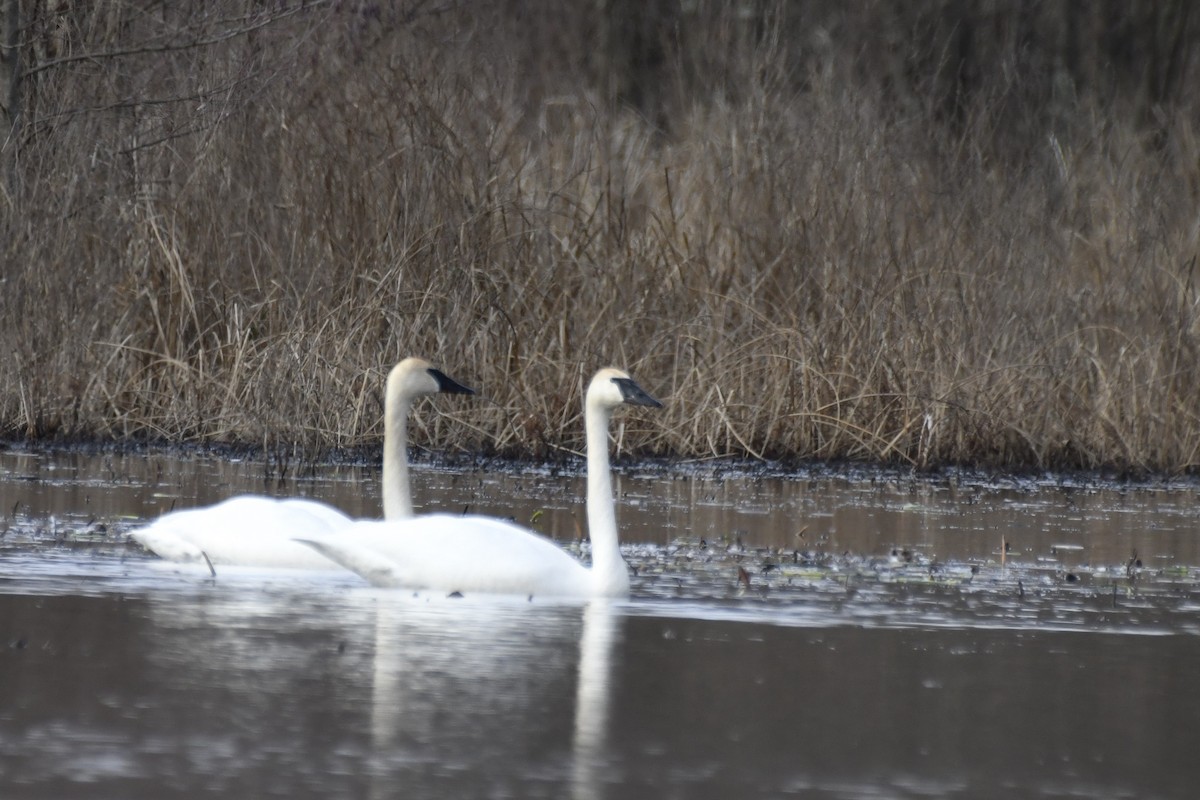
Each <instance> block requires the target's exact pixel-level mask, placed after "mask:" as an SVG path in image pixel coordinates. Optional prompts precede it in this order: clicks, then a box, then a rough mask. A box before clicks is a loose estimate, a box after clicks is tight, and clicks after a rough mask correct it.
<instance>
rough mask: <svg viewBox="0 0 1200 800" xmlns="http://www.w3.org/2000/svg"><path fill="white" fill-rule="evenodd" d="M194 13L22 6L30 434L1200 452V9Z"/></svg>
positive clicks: (25, 383) (1171, 464) (548, 447)
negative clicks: (592, 428) (602, 416)
mask: <svg viewBox="0 0 1200 800" xmlns="http://www.w3.org/2000/svg"><path fill="white" fill-rule="evenodd" d="M194 5H195V8H190V7H187V4H185V8H186V10H181V9H174V10H172V9H171V8H170V7H169V6H170V4H168V5H167V7H164V6H162V5H161V4H156V3H143V2H138V1H135V0H128V1H127V2H117V3H112V4H105V5H104V7H103V9H104V10H103V11H100V10H91V8H90V7H85V6H84V4H81V5H79V6H76V5H73V4H62V7H61V8H58V9H57V10H54V11H51V10H49V8H48V6H47V5H43V4H33V3H22V4H21V6H22V8H24V9H25V18H24V23H23V24H24V27H23V28H22V32H23V36H22V37H21V41H22V43H23V45H22V49H21V52H22V53H23V57H24V59H25V62H24V68H25V73H24V75H25V77H24V79H23V82H22V84H21V87H22V93H21V106H20V107H21V109H22V114H21V117H20V119H19V120H18V125H17V126H16V127H15V128H14V135H12V136H10V137H9V138H8V139H7V141H6V142H5V143H4V148H3V155H4V163H5V169H6V174H7V184H6V189H5V193H4V196H3V205H4V214H3V218H2V220H0V226H2V228H3V231H4V251H3V258H4V263H5V270H4V287H3V293H2V295H0V309H2V310H3V320H4V325H3V329H2V330H0V338H2V339H3V341H2V342H0V433H3V434H4V435H5V436H9V437H30V438H51V437H76V438H78V437H103V438H117V439H156V440H158V439H161V440H170V441H196V442H215V441H228V442H240V443H250V444H262V445H264V446H266V447H268V448H272V447H278V446H283V445H287V446H297V447H300V448H302V449H304V451H305V452H308V453H318V452H320V451H321V450H322V449H323V448H327V447H334V446H353V445H360V444H364V443H366V444H369V443H372V442H377V441H378V440H379V438H380V437H381V435H382V424H381V407H380V405H379V399H378V398H379V395H380V388H381V385H382V381H383V375H384V374H385V371H386V369H387V367H388V366H390V364H391V363H393V362H394V361H396V360H398V359H399V358H401V357H403V356H405V355H408V354H422V355H425V356H427V357H430V358H432V359H434V360H436V361H437V362H439V363H440V364H441V365H442V366H443V367H444V368H445V369H446V370H447V371H448V372H449V373H450V374H452V375H454V376H456V377H457V378H459V379H461V380H463V381H464V382H467V383H469V384H471V385H473V386H475V387H477V388H479V389H481V390H482V393H483V395H484V397H483V398H482V400H481V401H477V402H474V403H468V402H466V401H454V400H451V401H445V399H444V398H443V399H440V400H438V401H436V403H435V405H436V406H437V413H432V412H429V411H426V412H424V413H420V414H418V415H417V416H416V417H415V419H414V433H413V437H414V441H415V442H416V443H418V444H421V445H428V446H432V447H437V448H448V449H457V450H470V451H485V452H494V453H502V454H507V455H513V456H519V457H535V458H546V457H555V456H556V455H559V454H562V453H564V452H568V451H573V450H574V451H577V450H579V449H581V447H582V430H581V409H580V397H581V394H582V389H583V385H584V382H585V380H586V378H587V376H588V375H589V373H590V372H591V371H592V370H594V369H595V368H597V367H599V366H603V365H606V364H610V363H611V364H617V365H621V366H624V367H626V368H628V369H630V370H631V371H632V372H633V373H634V374H635V375H636V376H637V377H638V378H639V379H640V380H641V382H642V383H643V384H644V385H645V386H646V388H647V389H648V390H649V391H650V392H651V393H653V394H655V395H657V396H660V397H661V398H662V399H664V400H665V401H666V408H665V409H664V410H662V411H661V412H658V413H655V414H631V415H626V416H625V417H623V419H622V428H621V429H620V431H619V435H620V437H621V444H622V447H623V448H624V449H626V450H627V451H632V452H637V453H643V454H658V455H673V456H677V457H685V458H706V457H714V456H751V457H755V458H771V459H776V458H779V459H853V460H864V461H872V462H885V463H900V464H911V465H914V466H917V467H927V466H935V465H940V464H949V463H955V464H974V465H982V466H989V467H996V468H1071V469H1073V468H1084V469H1096V468H1116V469H1122V470H1132V471H1172V472H1188V471H1194V470H1195V469H1196V467H1197V465H1198V464H1200V419H1198V416H1200V405H1198V404H1197V397H1200V371H1198V370H1197V355H1198V344H1200V338H1198V337H1200V327H1198V326H1200V323H1198V311H1200V299H1198V297H1197V290H1196V285H1195V274H1194V273H1195V268H1196V260H1197V255H1198V253H1200V213H1198V208H1197V205H1198V202H1197V201H1198V199H1200V140H1198V138H1197V137H1198V136H1200V131H1198V129H1197V123H1196V121H1197V119H1200V115H1198V114H1197V112H1198V111H1200V97H1198V96H1197V93H1196V91H1195V89H1193V88H1192V87H1195V86H1200V75H1198V74H1197V71H1198V70H1200V62H1198V61H1197V59H1195V58H1189V57H1188V56H1189V55H1195V54H1194V53H1193V51H1194V50H1195V47H1194V43H1195V41H1196V39H1197V36H1198V35H1200V28H1198V27H1197V26H1198V24H1200V20H1198V19H1192V16H1195V15H1191V16H1189V14H1188V13H1187V12H1186V9H1187V4H1160V6H1157V7H1153V8H1146V7H1142V6H1130V7H1129V8H1126V7H1125V6H1123V5H1122V6H1120V7H1119V8H1118V7H1117V6H1110V5H1104V6H1100V5H1097V6H1078V5H1070V6H1067V5H1063V6H1056V7H1053V8H1049V9H1048V8H1045V7H1042V6H1033V5H1029V6H1026V5H1022V4H1018V5H1013V6H1011V7H1009V6H1006V7H1004V9H1002V10H999V11H998V10H996V9H995V8H994V7H993V6H992V5H990V4H984V3H978V4H973V3H957V2H946V3H925V4H915V5H909V6H905V7H893V6H891V5H890V4H862V5H847V4H841V3H834V2H829V3H822V2H814V3H806V4H786V3H784V4H774V3H745V2H737V3H735V2H699V3H692V4H683V5H679V6H675V5H672V4H658V5H656V4H650V5H649V6H644V5H642V4H637V3H633V2H624V0H612V1H611V2H609V3H603V4H594V3H589V4H566V5H562V4H557V3H544V2H527V3H521V2H515V0H514V2H491V3H462V4H453V3H451V4H445V5H439V6H433V5H430V4H426V3H421V2H414V3H410V4H396V5H395V6H392V5H389V4H372V3H330V2H309V3H300V2H295V3H278V4H262V3H255V2H249V0H223V1H222V2H218V3H210V4H194ZM1172 15H1175V16H1172ZM1180 15H1182V16H1180ZM1168 23H1170V24H1168ZM964 31H967V32H969V35H966V34H964ZM964 35H966V40H965V41H964ZM1122 37H1124V38H1122ZM1114 54H1124V55H1122V58H1127V59H1128V60H1129V61H1128V63H1126V62H1122V61H1114V58H1115V56H1114ZM1135 63H1136V64H1139V65H1147V64H1148V65H1149V66H1143V67H1139V69H1141V70H1142V71H1141V72H1138V73H1136V74H1134V73H1132V72H1131V71H1130V69H1127V67H1129V65H1130V64H1135ZM1106 65H1108V66H1106ZM9 77H10V78H11V74H10V75H9ZM9 110H10V112H11V108H10V109H9ZM10 118H11V113H10Z"/></svg>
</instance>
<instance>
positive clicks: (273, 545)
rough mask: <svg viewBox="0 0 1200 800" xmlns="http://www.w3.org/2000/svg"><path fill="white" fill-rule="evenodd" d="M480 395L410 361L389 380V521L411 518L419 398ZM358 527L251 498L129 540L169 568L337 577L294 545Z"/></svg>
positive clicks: (333, 512) (185, 514)
mask: <svg viewBox="0 0 1200 800" xmlns="http://www.w3.org/2000/svg"><path fill="white" fill-rule="evenodd" d="M439 392H447V393H450V394H474V391H473V390H471V389H468V388H467V387H465V386H463V385H462V384H460V383H458V382H457V381H455V380H453V379H451V378H449V377H448V376H447V375H446V374H445V373H443V372H442V371H441V370H439V369H436V368H435V367H434V366H433V365H432V364H430V363H429V362H428V361H425V360H424V359H421V358H406V359H404V360H403V361H401V362H400V363H399V364H397V365H396V366H394V367H393V368H392V370H391V372H390V373H389V374H388V379H387V393H386V395H385V399H384V434H383V514H384V517H385V518H386V519H404V518H407V517H411V516H412V499H411V495H410V490H409V485H408V458H407V445H408V435H407V433H408V432H407V429H406V420H407V417H408V413H409V409H410V408H411V407H412V403H413V401H414V400H416V399H417V398H418V397H422V396H425V395H431V394H437V393H439ZM351 522H352V520H351V519H350V517H348V516H346V515H345V514H343V513H342V512H341V511H338V510H337V509H336V508H334V507H332V506H328V505H325V504H324V503H319V502H317V501H315V500H305V499H301V498H288V499H283V500H277V499H275V498H271V497H261V496H256V495H244V496H240V497H233V498H230V499H228V500H225V501H223V502H221V503H217V504H216V505H212V506H206V507H204V508H196V509H187V510H184V511H174V512H171V513H169V514H164V515H163V516H161V517H159V518H158V519H157V520H155V521H154V522H152V523H151V524H149V525H147V526H146V527H144V528H141V529H139V530H136V531H133V532H132V533H130V538H132V539H133V540H134V541H136V542H138V543H140V544H141V545H142V546H143V547H145V548H146V549H148V550H150V551H152V552H153V553H155V554H156V555H158V556H159V557H161V558H164V559H166V560H168V561H182V562H197V563H203V562H204V560H205V557H206V556H207V558H208V560H209V561H211V562H212V563H213V564H228V565H239V566H255V567H285V568H293V569H334V568H335V567H336V565H335V564H333V563H332V562H331V561H329V560H328V559H327V558H324V557H323V556H320V555H318V554H317V553H315V552H314V551H313V550H312V549H310V548H307V547H304V546H302V545H299V544H297V543H296V542H294V541H292V537H295V536H319V535H323V534H328V533H332V532H334V531H336V530H339V529H341V528H344V527H346V526H348V525H350V523H351Z"/></svg>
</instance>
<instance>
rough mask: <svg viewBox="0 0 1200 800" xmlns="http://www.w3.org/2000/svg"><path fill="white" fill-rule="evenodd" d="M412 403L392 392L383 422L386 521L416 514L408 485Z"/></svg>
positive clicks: (389, 395) (390, 392)
mask: <svg viewBox="0 0 1200 800" xmlns="http://www.w3.org/2000/svg"><path fill="white" fill-rule="evenodd" d="M411 405H412V400H411V399H410V398H408V397H406V396H404V395H403V394H402V393H401V392H399V391H390V390H389V391H388V394H387V398H386V400H385V401H384V413H383V416H384V419H383V518H384V519H405V518H407V517H411V516H412V515H413V508H412V492H411V490H410V489H409V486H408V411H409V407H410V406H411Z"/></svg>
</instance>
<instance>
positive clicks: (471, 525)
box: [297, 368, 662, 597]
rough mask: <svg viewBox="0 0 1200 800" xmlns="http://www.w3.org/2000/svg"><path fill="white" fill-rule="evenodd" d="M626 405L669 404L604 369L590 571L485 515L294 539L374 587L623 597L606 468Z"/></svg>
mask: <svg viewBox="0 0 1200 800" xmlns="http://www.w3.org/2000/svg"><path fill="white" fill-rule="evenodd" d="M622 404H628V405H637V406H653V407H661V406H662V403H660V402H658V401H657V400H655V399H654V398H652V397H650V396H649V395H648V394H646V392H644V391H643V390H642V388H641V387H639V386H638V385H637V384H636V383H634V381H633V379H632V378H630V377H629V375H627V374H626V373H624V372H622V371H620V370H617V369H611V368H610V369H602V370H600V371H599V372H598V373H596V376H595V377H594V378H593V379H592V381H591V383H590V384H589V385H588V390H587V397H586V400H585V403H584V420H585V424H586V427H587V517H588V532H589V534H590V535H591V540H592V566H591V568H590V569H589V568H587V567H585V566H583V565H582V564H580V563H579V562H578V561H576V560H575V559H574V558H573V557H571V556H570V555H568V554H567V553H566V552H564V551H563V550H561V549H560V548H559V547H558V546H557V545H555V544H554V543H553V542H552V541H550V540H549V539H546V538H545V537H542V536H540V535H538V534H536V533H533V532H531V531H528V530H525V529H524V528H520V527H518V526H516V525H512V524H509V523H507V522H503V521H501V520H497V519H491V518H488V517H456V516H451V515H447V514H434V515H429V516H424V517H416V518H413V519H410V520H401V521H399V522H392V521H387V520H385V521H382V522H376V521H371V522H368V521H360V522H355V523H354V524H352V525H350V526H348V527H346V528H343V529H342V530H341V531H339V532H338V533H337V534H336V535H334V536H312V537H308V536H300V537H297V539H298V540H301V541H304V542H305V543H306V544H308V545H309V546H311V547H313V548H314V549H316V550H318V551H320V552H321V553H323V554H324V555H326V556H328V557H329V558H331V559H333V560H334V561H337V562H338V563H340V564H342V565H343V566H345V567H346V568H348V569H351V570H353V571H354V572H357V573H358V574H360V575H362V576H363V577H364V578H366V579H367V580H369V581H370V582H371V583H373V584H375V585H377V586H392V587H404V588H408V589H416V590H434V591H445V592H454V591H458V592H463V593H467V592H486V593H500V594H521V595H530V596H535V595H536V596H545V595H550V596H557V597H594V596H621V595H626V594H628V593H629V571H628V568H627V567H626V566H625V561H624V560H623V559H622V558H621V550H620V546H619V544H618V541H617V520H616V513H615V511H614V508H613V495H612V476H611V474H610V469H609V462H608V424H609V420H610V419H611V418H612V413H613V410H614V409H615V408H616V407H617V406H619V405H622Z"/></svg>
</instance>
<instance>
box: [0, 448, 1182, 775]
mask: <svg viewBox="0 0 1200 800" xmlns="http://www.w3.org/2000/svg"><path fill="white" fill-rule="evenodd" d="M262 472H263V467H262V465H261V464H257V463H254V462H249V461H247V462H229V461H222V460H219V459H209V458H193V459H183V460H180V459H175V458H168V457H163V456H136V457H135V456H85V455H69V454H40V453H25V454H21V453H0V510H2V511H3V513H4V515H5V517H4V523H3V524H4V534H3V536H0V797H4V798H104V797H114V798H118V797H119V798H194V797H208V796H225V797H275V796H278V797H289V798H307V797H514V798H524V797H547V798H550V797H555V798H557V797H579V798H603V797H611V798H642V797H645V798H664V797H665V798H671V797H680V798H682V797H688V798H692V797H700V798H707V797H712V798H726V797H742V798H756V797H762V798H767V797H785V796H803V797H818V798H884V797H889V798H890V797H962V798H978V797H985V798H986V797H1012V798H1024V797H1112V798H1123V797H1137V798H1155V797H1161V798H1167V797H1170V798H1176V797H1178V798H1184V797H1193V796H1195V786H1196V785H1197V781H1198V780H1200V764H1198V763H1197V759H1196V757H1195V755H1194V751H1195V745H1196V742H1198V741H1200V681H1198V679H1197V676H1200V554H1198V553H1197V540H1198V536H1200V531H1198V530H1197V528H1198V526H1197V512H1198V510H1200V503H1198V502H1197V497H1196V494H1195V492H1194V491H1192V490H1190V489H1188V488H1185V487H1176V488H1173V489H1156V490H1151V489H1145V488H1144V489H1121V488H1118V487H1109V488H1103V489H1099V488H1087V487H1075V488H1069V489H1064V488H1060V487H1056V486H1054V485H1053V484H1052V483H1049V484H1048V485H1045V486H1036V485H1032V484H1027V485H1021V484H1017V483H1015V482H1008V483H1004V484H995V485H989V484H982V483H981V484H977V485H969V484H963V483H961V482H960V483H958V484H957V485H956V486H955V488H954V489H953V490H952V489H951V488H949V486H948V485H946V484H945V483H931V482H921V481H897V480H895V479H894V478H892V479H886V478H884V477H876V479H874V480H871V479H869V478H863V479H856V480H845V479H840V478H811V477H809V478H805V479H803V480H799V479H782V478H780V479H775V478H771V479H767V478H761V479H754V478H746V477H740V476H738V475H736V474H730V475H727V476H725V477H717V476H715V475H714V474H712V473H711V472H709V473H707V474H703V475H694V476H690V477H678V476H675V477H672V476H670V475H664V474H662V473H661V472H659V471H656V470H647V471H645V472H638V471H636V470H635V471H633V472H631V473H625V474H622V475H621V476H620V477H619V479H618V481H617V488H618V491H619V493H620V495H621V505H620V508H619V511H618V516H619V520H620V524H621V529H622V537H623V542H624V543H625V552H626V557H627V560H628V561H629V562H630V563H631V565H632V566H633V567H634V568H636V570H637V573H638V574H637V577H636V578H635V580H634V588H633V596H632V597H631V598H630V599H629V600H627V601H621V602H616V603H600V602H594V603H588V604H573V603H544V602H533V603H530V602H527V601H525V600H521V599H496V598H484V597H468V598H432V599H430V598H427V597H421V598H414V597H412V596H411V595H410V594H409V593H406V592H401V591H386V590H380V589H374V588H371V587H369V586H367V585H365V584H364V583H363V582H362V581H361V580H360V579H358V578H357V577H356V576H353V575H349V574H343V573H337V572H330V573H327V574H320V575H316V574H299V573H288V572H282V571H279V572H272V571H267V570H237V569H226V570H222V571H221V573H220V574H219V575H218V576H217V577H216V578H215V579H214V578H212V577H211V576H209V575H208V574H207V573H203V572H200V571H197V570H193V569H179V568H176V567H174V566H173V565H168V564H164V563H162V562H160V561H158V560H157V559H154V558H153V557H151V556H148V555H146V554H144V553H142V552H141V551H139V550H138V549H137V548H135V547H133V546H130V545H127V544H126V543H125V541H124V538H123V533H124V531H125V530H127V529H129V528H130V527H132V526H134V525H136V524H139V523H140V522H142V521H145V520H147V519H151V518H153V517H154V516H156V515H157V514H159V513H162V511H164V510H168V509H170V508H173V507H174V508H182V507H187V506H192V505H195V504H202V503H209V502H214V501H216V500H219V499H222V498H224V497H228V496H230V495H232V494H237V493H241V492H247V491H251V492H270V493H282V494H306V495H310V496H314V497H316V498H318V499H322V500H325V501H327V502H331V503H334V504H336V505H338V506H340V507H342V508H343V509H345V510H346V511H348V512H350V513H351V514H354V515H375V514H377V509H378V504H379V500H378V495H379V493H378V487H377V480H378V474H377V472H376V471H375V470H372V469H364V468H352V467H341V468H328V469H320V470H317V471H316V472H315V473H314V474H312V475H311V476H309V477H306V478H305V479H303V480H292V481H287V482H284V483H281V484H276V483H272V484H270V485H266V484H264V482H263V481H262V478H261V476H262ZM414 480H415V483H416V485H415V487H414V491H415V494H416V500H417V504H418V505H419V506H424V507H425V508H427V509H428V508H433V507H439V508H443V509H453V510H461V509H462V508H463V507H469V508H470V510H472V511H476V512H482V513H490V514H497V515H501V516H511V517H513V518H515V519H517V520H519V521H521V522H522V523H526V524H528V523H530V522H531V520H532V524H533V525H535V526H536V527H537V528H538V529H540V530H542V531H543V532H546V533H549V534H552V535H557V536H558V537H560V539H561V540H562V541H563V544H564V545H565V546H568V547H570V548H572V549H578V546H577V543H576V541H575V540H576V539H577V538H578V534H577V530H578V524H580V523H582V521H583V514H582V509H583V505H582V484H581V483H580V480H579V478H578V476H575V475H567V476H562V475H555V474H553V473H551V472H550V471H547V470H534V471H528V472H526V473H522V474H507V473H504V474H490V473H475V472H459V471H454V470H444V469H435V468H432V467H424V468H419V469H417V470H416V474H415V477H414ZM577 520H578V523H577ZM1002 550H1004V551H1005V552H1003V555H1002ZM1135 551H1136V554H1137V555H1136V557H1135V556H1134V552H1135ZM583 554H584V555H585V556H586V548H584V551H583ZM1139 562H1140V563H1139ZM739 574H740V575H741V578H739Z"/></svg>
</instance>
